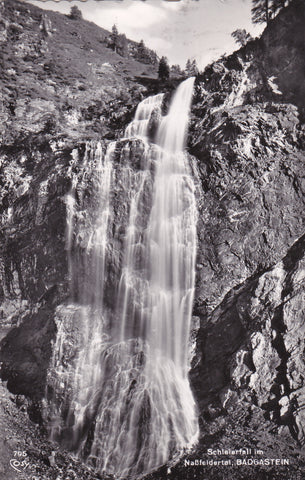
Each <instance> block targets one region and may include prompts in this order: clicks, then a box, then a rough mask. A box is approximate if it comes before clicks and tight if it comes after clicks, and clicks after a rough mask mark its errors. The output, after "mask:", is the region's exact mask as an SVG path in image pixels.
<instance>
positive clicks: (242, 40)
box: [231, 28, 253, 47]
mask: <svg viewBox="0 0 305 480" xmlns="http://www.w3.org/2000/svg"><path fill="white" fill-rule="evenodd" d="M231 36H232V37H233V38H234V40H235V42H236V43H238V44H239V45H240V46H241V47H243V46H245V45H246V44H247V43H248V42H250V40H253V37H252V36H251V35H250V33H249V32H247V31H246V30H245V29H244V28H243V29H241V28H238V29H237V30H234V32H232V33H231Z"/></svg>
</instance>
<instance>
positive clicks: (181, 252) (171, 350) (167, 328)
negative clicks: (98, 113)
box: [47, 78, 198, 478]
mask: <svg viewBox="0 0 305 480" xmlns="http://www.w3.org/2000/svg"><path fill="white" fill-rule="evenodd" d="M193 81H194V79H192V78H191V79H188V80H186V81H185V82H183V83H182V84H181V85H180V86H179V88H178V89H177V92H176V94H175V95H174V98H173V100H172V103H171V106H170V110H169V113H168V115H167V116H165V117H163V118H162V120H161V122H160V125H159V127H158V131H157V134H156V141H155V143H150V142H149V141H148V131H149V124H150V119H151V117H152V114H153V112H155V111H156V110H158V111H159V112H161V105H162V101H163V95H157V96H155V97H150V98H149V99H146V100H144V101H143V102H141V103H140V104H139V106H138V109H137V112H136V116H135V120H134V121H133V122H132V123H131V124H130V125H129V126H128V127H127V129H126V131H125V137H124V139H123V140H122V141H121V144H123V145H120V146H119V145H118V144H115V143H113V144H111V145H110V146H109V147H108V151H107V153H106V155H105V156H104V157H103V155H102V152H101V149H100V147H97V148H96V149H95V151H94V152H93V153H92V152H91V156H92V157H93V160H92V162H93V164H94V165H95V166H96V167H97V170H98V179H99V195H98V202H97V207H96V209H95V216H94V218H93V219H92V221H91V224H92V225H91V230H90V229H89V230H90V231H89V232H88V231H86V232H85V233H84V230H85V229H83V230H82V229H81V228H80V231H81V238H82V242H83V243H84V244H85V245H86V247H85V252H82V256H83V257H85V259H86V260H85V262H83V263H84V264H85V265H84V268H83V269H82V272H83V275H84V277H85V279H86V280H84V281H83V283H84V284H85V287H83V288H81V285H82V282H80V281H79V278H78V279H77V280H76V279H73V278H72V283H74V284H77V285H78V294H76V299H75V300H76V302H77V305H74V306H73V307H72V306H70V310H69V308H67V307H66V313H65V315H64V316H65V320H66V322H61V323H60V322H59V323H60V324H59V328H58V333H57V340H56V343H55V345H54V355H53V359H52V365H51V367H50V369H49V378H48V389H47V401H48V407H47V409H48V417H49V428H50V432H51V437H52V438H53V439H55V440H57V441H60V442H62V443H63V444H64V445H65V446H66V447H67V448H70V449H72V450H74V451H75V452H77V453H78V455H79V456H81V457H82V458H84V459H85V460H86V461H87V463H88V464H89V465H91V466H93V467H94V468H95V469H96V470H98V471H100V472H107V473H112V474H114V475H115V477H116V478H126V477H133V478H137V477H141V476H143V475H144V474H146V473H148V472H150V471H152V470H153V469H155V468H157V467H159V466H160V465H162V464H165V463H166V462H167V461H168V460H169V459H171V458H172V457H173V456H174V455H175V454H177V452H181V451H182V450H183V448H185V447H188V446H190V445H192V444H193V443H194V442H195V441H196V439H197V436H198V426H197V417H196V409H195V403H194V399H193V396H192V392H191V389H190V385H189V381H188V376H187V374H188V369H189V365H188V341H189V330H190V321H191V315H192V303H193V294H194V283H195V256H196V221H197V211H196V202H195V193H194V184H193V180H192V177H191V175H190V171H189V166H188V160H187V156H186V154H185V153H184V152H183V148H184V141H185V136H186V130H187V124H188V114H189V108H190V103H191V98H192V90H193ZM134 144H136V145H137V152H139V151H140V153H141V155H140V159H139V158H138V157H139V155H138V154H137V155H136V157H137V159H138V166H137V169H136V170H135V166H134V165H132V164H131V159H132V158H134V157H135V155H134V156H132V154H131V151H132V148H133V145H134ZM119 147H120V148H121V154H120V165H119V164H117V163H116V162H117V157H118V153H117V150H118V149H119ZM75 191H77V187H75ZM120 194H121V195H123V197H122V199H121V201H122V202H123V201H124V202H126V204H127V205H128V223H127V224H125V227H124V229H123V230H124V232H123V233H124V235H123V237H124V240H123V242H122V241H119V240H122V239H121V237H122V232H121V233H120V228H116V227H117V224H119V223H120V222H119V212H117V211H116V208H115V207H114V203H115V199H116V197H117V196H118V195H120ZM75 203H76V200H75V195H73V202H67V206H68V229H67V232H68V234H69V235H70V237H69V239H68V241H67V245H68V246H69V248H70V249H71V250H70V252H69V255H70V256H71V257H73V251H72V250H73V249H72V243H73V241H72V236H71V235H72V233H71V229H72V227H71V225H72V223H71V222H72V220H71V219H72V218H73V219H74V224H76V225H77V223H79V224H81V222H82V220H81V218H82V217H83V216H84V212H83V213H82V214H80V212H77V211H74V210H73V209H76V206H75ZM72 210H73V211H72ZM118 210H119V209H118ZM86 235H87V237H86ZM76 236H77V235H76ZM84 236H85V237H86V239H85V240H84V238H83V237H84ZM74 241H75V242H76V240H74ZM120 245H122V246H121V247H120ZM110 246H111V247H110ZM114 251H120V252H121V253H120V255H119V258H120V259H121V260H120V262H119V267H118V269H117V271H118V274H117V275H116V278H115V279H114V280H113V279H112V280H111V281H112V282H113V284H114V285H115V288H114V289H113V294H112V304H113V305H112V306H109V305H110V303H111V302H109V299H108V300H107V299H106V300H105V298H104V297H105V295H106V294H105V292H106V290H107V284H108V283H109V281H110V273H109V271H110V270H111V262H112V263H113V262H114V261H115V260H114V258H117V256H116V257H114ZM71 271H72V272H73V273H72V277H73V276H75V275H76V268H71ZM78 277H79V273H78ZM106 296H107V298H108V297H109V294H107V295H106ZM75 309H76V310H77V315H76V314H75V311H76V310H75ZM58 316H59V317H60V316H62V315H61V313H60V312H58ZM76 319H77V320H76ZM64 324H65V325H66V326H64ZM71 326H72V327H73V330H74V331H76V333H75V334H74V336H73V335H72V337H73V338H71V334H70V336H69V334H68V332H69V328H70V327H71ZM67 345H70V347H71V345H73V347H71V348H72V350H73V354H70V356H69V355H67V349H68V350H69V348H68V347H67Z"/></svg>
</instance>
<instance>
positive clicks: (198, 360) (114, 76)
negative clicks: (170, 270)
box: [0, 0, 305, 479]
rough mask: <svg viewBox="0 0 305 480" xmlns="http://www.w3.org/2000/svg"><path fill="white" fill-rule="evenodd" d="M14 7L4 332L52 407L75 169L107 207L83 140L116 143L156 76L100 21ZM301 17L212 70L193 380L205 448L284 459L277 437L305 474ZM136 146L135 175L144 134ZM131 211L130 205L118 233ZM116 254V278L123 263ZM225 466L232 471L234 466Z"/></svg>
mask: <svg viewBox="0 0 305 480" xmlns="http://www.w3.org/2000/svg"><path fill="white" fill-rule="evenodd" d="M18 12H19V13H18ZM1 13H2V20H1V23H0V27H1V32H0V42H1V43H2V47H3V51H4V57H3V60H2V61H3V66H4V68H3V74H2V76H1V79H0V80H1V83H2V92H3V93H2V98H1V100H2V107H1V111H0V115H1V118H2V121H3V122H4V123H5V124H6V129H5V130H4V132H3V138H2V144H1V160H0V161H1V164H0V166H1V170H0V181H1V185H2V189H1V193H0V195H1V211H0V213H1V233H0V235H1V247H0V262H1V278H2V281H1V286H0V297H1V310H0V315H1V321H2V327H3V333H4V331H5V328H6V327H11V326H12V325H14V328H13V329H12V330H10V332H9V333H8V335H7V336H6V337H5V338H4V339H3V341H2V347H1V361H2V362H3V363H2V377H3V379H5V380H8V388H9V389H10V390H11V391H12V392H13V393H16V394H25V395H28V396H29V397H30V398H32V401H33V402H38V404H39V402H40V401H41V399H42V397H43V395H44V391H45V379H46V372H47V368H48V364H49V360H50V356H51V341H52V340H54V338H55V336H56V325H55V322H54V316H55V313H54V312H55V309H56V308H57V307H58V305H62V304H64V303H65V302H66V301H67V299H68V297H69V295H70V292H69V285H68V284H69V268H68V259H67V245H66V228H67V225H66V216H67V211H68V210H67V195H68V194H69V192H70V190H71V186H72V183H73V179H75V178H77V180H78V185H81V187H79V191H78V193H77V197H76V201H77V202H78V210H79V213H80V217H81V212H82V211H85V210H88V209H90V208H91V207H92V208H93V207H94V192H95V190H96V189H95V183H94V182H95V180H94V175H89V173H90V172H91V173H92V172H93V170H94V168H93V167H94V162H93V163H92V162H91V163H90V162H89V164H87V166H86V167H84V158H85V155H86V152H85V142H87V141H91V140H92V141H93V142H95V141H97V140H100V139H102V146H101V148H102V150H103V152H105V151H106V146H107V144H108V143H109V140H110V139H112V138H114V137H118V136H119V135H120V133H121V131H122V127H123V126H124V125H126V123H127V122H128V120H129V119H130V117H131V115H132V112H133V110H134V107H135V105H136V104H137V102H138V101H139V100H140V98H141V97H142V95H143V94H144V95H145V94H146V93H145V90H144V87H143V86H141V85H140V84H139V83H137V82H136V81H135V80H134V77H135V76H137V75H139V74H142V73H143V71H145V69H148V70H147V71H146V73H147V74H151V71H149V68H150V67H149V66H144V65H141V64H139V63H137V62H135V61H134V60H133V59H122V57H119V56H118V55H117V54H115V53H113V52H111V51H109V49H107V48H106V44H105V41H106V40H105V38H106V37H107V33H106V32H105V31H102V30H101V29H98V28H97V27H95V26H94V25H93V24H89V23H88V22H84V21H82V20H79V21H73V20H71V19H68V18H67V17H64V16H61V15H58V14H55V13H47V14H43V15H42V12H41V10H39V9H37V8H35V7H33V6H30V5H26V4H21V3H18V2H10V3H5V4H2V7H1ZM304 21H305V5H304V3H303V2H301V1H300V0H295V1H293V2H292V3H291V5H290V6H289V7H288V8H287V9H284V10H283V11H282V12H281V13H280V14H279V15H278V17H276V18H275V20H274V21H272V22H271V24H270V26H269V27H268V28H267V29H266V30H265V32H264V33H263V35H262V37H261V39H259V40H255V41H254V42H252V43H250V44H248V45H247V46H246V47H244V48H242V49H241V50H239V51H238V52H236V53H234V54H233V55H231V56H230V57H227V58H223V59H221V60H219V61H218V62H215V63H214V64H212V65H211V66H209V67H207V68H206V69H205V71H204V72H203V74H202V75H200V76H199V77H198V78H197V81H196V92H195V98H194V105H193V110H192V119H191V125H190V140H189V153H190V155H191V157H192V166H193V173H194V176H195V180H196V187H197V198H198V209H199V220H198V257H197V284H196V298H195V306H194V324H198V323H200V327H199V329H198V331H197V332H195V331H194V335H193V337H194V339H195V340H196V342H194V345H193V348H194V352H195V355H194V358H193V363H192V369H191V372H190V377H191V382H192V386H193V390H194V392H195V396H196V399H197V403H198V407H199V414H200V421H201V427H202V435H201V440H200V444H199V447H198V450H197V451H196V452H195V454H194V455H195V456H194V458H198V455H199V454H205V452H206V448H208V447H209V446H216V447H217V446H220V448H221V446H223V447H230V448H234V447H236V448H237V447H240V446H244V445H245V442H248V444H249V445H257V446H258V448H262V449H263V450H264V451H265V452H266V454H267V453H268V454H269V456H270V455H271V456H272V455H274V453H272V451H273V450H274V445H275V446H276V448H277V449H278V451H279V452H280V453H281V455H280V456H287V457H289V458H290V459H291V462H294V463H295V471H296V472H297V469H298V467H297V464H298V465H301V464H302V462H303V454H302V451H301V450H300V449H299V447H300V445H303V444H304V429H305V417H304V415H305V414H304V406H303V404H304V401H303V399H304V395H305V391H304V373H303V372H304V350H305V345H304V339H303V337H304V293H303V290H304V248H305V240H304V236H303V235H304V220H305V219H304V213H303V212H304V189H305V179H304V175H305V168H304V158H305V151H304V150H305V126H304V108H305V101H304V99H305V95H304V94H305V92H304V88H305V87H304V85H305V82H304V71H305V70H304V69H305V60H304V59H305V56H304V45H305V41H304V40H305V38H304V35H305V31H304ZM61 32H65V33H64V34H62V33H61ZM63 44H64V45H65V48H62V45H63ZM65 51H66V52H67V51H68V52H69V56H70V57H69V58H71V61H70V62H68V61H67V55H66V54H65ZM12 52H13V53H14V55H13V56H12V55H11V53H12ZM65 55H66V56H65ZM9 58H10V59H9ZM11 58H13V60H11ZM76 59H79V60H77V62H80V63H79V64H78V63H76ZM97 59H99V60H97ZM80 72H81V73H80ZM125 143H126V142H125ZM124 147H126V145H125V144H124V142H122V144H121V145H120V147H119V149H118V152H117V159H118V162H117V163H118V164H119V158H120V152H121V151H123V150H124ZM128 148H129V150H130V152H131V156H132V162H133V164H134V168H135V170H136V169H137V168H140V164H139V158H140V153H141V148H142V146H141V142H138V143H136V142H130V145H129V146H128ZM88 165H89V167H88ZM90 169H91V170H90ZM119 190H120V183H118V186H117V192H116V193H117V195H118V196H119ZM121 194H123V195H124V192H123V193H122V192H121ZM125 194H126V192H125ZM124 215H126V212H124V209H123V206H122V205H121V206H119V204H118V208H117V210H116V216H117V219H118V222H117V223H118V228H119V224H120V225H121V226H122V232H121V238H123V229H124V228H123V227H124ZM80 217H79V221H80V222H81V221H83V226H86V225H87V227H88V228H90V225H89V223H88V224H87V223H86V222H88V221H89V220H88V218H87V217H85V216H83V217H82V219H81V218H80ZM83 230H85V228H84V229H83ZM119 237H120V236H119ZM78 241H79V251H80V252H81V242H82V239H81V238H79V239H78ZM111 248H112V249H113V251H115V250H116V246H115V245H112V246H111ZM113 258H114V262H113V265H112V266H111V269H110V271H109V281H110V283H109V285H112V283H111V278H113V277H114V276H115V272H116V269H117V268H118V267H117V264H118V263H119V262H120V259H119V258H117V257H116V256H115V255H114V257H113ZM110 290H111V289H110ZM302 332H303V333H302ZM36 404H37V403H35V405H36ZM32 410H33V409H32ZM35 412H36V419H37V409H36V410H35ZM196 455H197V457H196ZM176 468H177V470H173V475H175V474H176V475H182V472H183V475H184V476H183V478H195V477H194V475H196V471H195V470H185V469H184V470H181V469H180V468H182V466H181V465H180V466H179V465H178V466H177V467H176ZM179 469H180V470H179ZM269 470H270V469H269ZM175 472H176V473H175ZM230 472H231V473H232V475H233V474H234V475H235V478H245V477H242V476H241V477H238V475H242V473H238V472H235V471H234V469H233V470H232V471H231V470H230ZM255 472H256V473H257V469H253V471H252V470H251V469H249V472H248V477H247V478H249V479H250V478H258V477H257V476H255V475H256V473H255ZM161 474H162V475H165V476H166V473H164V472H163V473H162V472H161ZM269 474H270V475H272V469H271V470H270V472H269ZM279 474H280V475H281V472H280V473H279ZM282 474H283V475H284V470H283V472H282ZM213 475H214V477H213V478H215V479H217V478H228V477H227V476H226V475H228V470H226V471H222V470H221V468H218V469H216V470H213ZM262 475H263V474H262ZM173 478H175V477H174V476H173ZM261 478H265V477H261ZM268 478H273V477H268ZM278 478H284V477H278Z"/></svg>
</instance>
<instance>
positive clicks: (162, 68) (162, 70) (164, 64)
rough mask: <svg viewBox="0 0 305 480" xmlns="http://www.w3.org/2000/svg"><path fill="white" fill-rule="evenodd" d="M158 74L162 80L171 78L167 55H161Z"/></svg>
mask: <svg viewBox="0 0 305 480" xmlns="http://www.w3.org/2000/svg"><path fill="white" fill-rule="evenodd" d="M158 75H159V79H160V80H167V79H168V78H169V65H168V61H167V58H166V57H161V60H160V62H159V70H158Z"/></svg>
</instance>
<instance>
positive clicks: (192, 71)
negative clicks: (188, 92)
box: [185, 59, 199, 77]
mask: <svg viewBox="0 0 305 480" xmlns="http://www.w3.org/2000/svg"><path fill="white" fill-rule="evenodd" d="M185 73H186V75H187V76H188V77H196V75H198V73H199V70H198V67H197V62H196V60H190V59H188V61H187V62H186V65H185Z"/></svg>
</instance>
